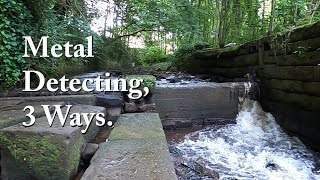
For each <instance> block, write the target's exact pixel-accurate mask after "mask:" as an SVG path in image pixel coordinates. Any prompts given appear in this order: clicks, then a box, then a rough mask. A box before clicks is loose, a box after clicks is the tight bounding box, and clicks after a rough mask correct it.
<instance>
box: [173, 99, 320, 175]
mask: <svg viewBox="0 0 320 180" xmlns="http://www.w3.org/2000/svg"><path fill="white" fill-rule="evenodd" d="M176 147H177V148H178V149H179V150H180V151H181V152H182V153H183V156H184V158H185V159H188V160H191V161H199V159H200V160H201V161H204V162H205V163H206V164H207V167H208V168H211V169H214V170H215V171H217V172H219V174H220V179H246V180H247V179H262V180H264V179H268V180H269V179H270V180H277V179H279V180H308V179H310V180H316V179H320V175H319V173H317V172H315V171H314V166H315V156H314V155H313V153H311V152H310V151H309V150H308V149H307V148H306V147H305V146H304V145H303V144H302V143H301V142H300V141H299V140H298V139H297V138H293V137H290V136H288V135H287V134H286V133H284V132H283V131H282V130H281V128H280V127H279V125H278V124H277V123H276V122H275V119H274V117H273V116H272V115H271V114H270V113H266V112H264V111H263V110H262V108H261V106H260V104H259V103H258V102H253V101H249V100H246V101H245V103H244V104H243V105H242V110H241V111H240V112H239V114H238V116H237V124H234V125H227V126H225V127H222V128H220V129H218V130H213V129H205V130H202V131H198V132H195V133H192V134H189V135H188V136H187V137H186V138H185V140H183V141H182V142H181V143H179V144H177V145H176Z"/></svg>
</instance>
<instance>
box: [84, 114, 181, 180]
mask: <svg viewBox="0 0 320 180" xmlns="http://www.w3.org/2000/svg"><path fill="white" fill-rule="evenodd" d="M89 179H90V180H105V179H108V180H128V179H133V180H136V179H139V180H150V179H154V180H177V176H176V174H175V170H174V166H173V163H172V161H171V157H170V153H169V150H168V146H167V142H166V139H165V135H164V132H163V129H162V125H161V120H160V117H159V115H158V114H157V113H137V114H123V115H121V116H120V118H119V119H118V121H117V123H116V125H115V128H114V130H113V131H112V132H111V134H110V137H109V141H108V142H106V143H102V144H100V147H99V149H98V151H97V153H96V154H95V155H94V157H93V158H92V160H91V164H90V166H89V168H88V169H87V170H86V172H85V173H84V175H83V177H82V178H81V180H89Z"/></svg>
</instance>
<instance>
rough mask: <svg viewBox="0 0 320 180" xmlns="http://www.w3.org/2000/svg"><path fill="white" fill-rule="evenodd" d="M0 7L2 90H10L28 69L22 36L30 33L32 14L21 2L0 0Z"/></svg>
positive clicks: (0, 75)
mask: <svg viewBox="0 0 320 180" xmlns="http://www.w3.org/2000/svg"><path fill="white" fill-rule="evenodd" d="M0 7H1V8H0V50H1V51H0V83H1V84H0V88H8V87H11V86H13V85H15V84H16V82H17V81H19V77H20V75H21V70H22V69H24V68H26V67H27V62H26V59H23V58H22V54H23V43H22V42H23V38H22V36H24V35H25V34H27V33H28V32H29V31H30V28H31V27H30V25H29V24H28V22H29V21H30V19H31V14H30V11H29V10H28V9H27V8H26V7H25V6H24V4H23V3H22V2H21V1H19V0H0Z"/></svg>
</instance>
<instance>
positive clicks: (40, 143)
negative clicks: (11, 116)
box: [0, 105, 106, 180]
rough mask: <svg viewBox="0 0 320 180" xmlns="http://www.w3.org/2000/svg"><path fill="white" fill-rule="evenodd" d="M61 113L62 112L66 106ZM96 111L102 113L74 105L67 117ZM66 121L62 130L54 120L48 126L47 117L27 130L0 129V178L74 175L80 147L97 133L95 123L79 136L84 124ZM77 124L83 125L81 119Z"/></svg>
mask: <svg viewBox="0 0 320 180" xmlns="http://www.w3.org/2000/svg"><path fill="white" fill-rule="evenodd" d="M62 112H63V114H64V113H65V112H66V107H65V108H63V109H62ZM99 112H102V113H105V112H106V110H105V108H103V107H96V106H87V105H76V106H73V107H72V109H71V110H70V114H71V113H99ZM70 114H69V115H70ZM70 120H71V118H70V117H68V118H67V119H66V124H65V125H64V126H63V127H62V125H61V123H60V121H59V119H58V118H57V117H56V118H55V119H54V121H53V125H52V126H51V127H50V126H49V123H48V119H47V117H41V118H38V119H36V123H35V124H34V125H33V126H31V127H24V126H23V125H22V124H17V125H14V126H10V127H7V128H4V129H2V130H0V145H1V151H2V152H1V153H2V155H1V177H2V178H3V179H5V180H6V179H18V180H19V179H34V178H36V179H49V180H50V179H61V180H68V179H70V178H71V177H72V176H73V175H74V174H75V173H76V172H77V168H78V164H79V161H80V152H81V147H82V145H83V144H84V143H85V142H90V141H92V140H93V139H94V138H95V136H96V135H97V134H98V133H99V127H97V126H96V125H95V120H93V123H92V124H91V126H90V127H89V129H88V132H87V133H86V134H85V135H83V134H82V133H81V130H82V129H84V128H85V125H83V126H82V127H72V126H71V125H70ZM81 122H82V123H84V122H85V120H84V118H83V117H81Z"/></svg>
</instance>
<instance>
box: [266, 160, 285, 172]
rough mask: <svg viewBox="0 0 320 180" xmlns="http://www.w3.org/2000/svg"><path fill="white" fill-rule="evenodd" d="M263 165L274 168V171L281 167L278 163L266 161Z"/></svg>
mask: <svg viewBox="0 0 320 180" xmlns="http://www.w3.org/2000/svg"><path fill="white" fill-rule="evenodd" d="M265 167H266V168H268V169H271V170H274V171H276V170H278V169H280V168H281V167H280V166H279V165H278V164H276V163H272V162H270V163H267V164H266V166H265Z"/></svg>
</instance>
